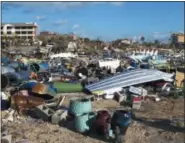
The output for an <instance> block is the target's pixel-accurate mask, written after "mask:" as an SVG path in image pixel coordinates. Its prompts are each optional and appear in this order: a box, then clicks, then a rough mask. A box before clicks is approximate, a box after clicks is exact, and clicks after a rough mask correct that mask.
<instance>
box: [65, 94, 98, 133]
mask: <svg viewBox="0 0 185 143" xmlns="http://www.w3.org/2000/svg"><path fill="white" fill-rule="evenodd" d="M69 113H70V114H71V115H73V116H74V117H75V119H74V127H75V130H76V131H77V132H79V133H85V132H88V131H89V130H90V128H91V125H92V123H93V121H94V120H95V119H96V113H94V112H92V104H91V100H90V99H87V98H74V99H72V100H70V107H69Z"/></svg>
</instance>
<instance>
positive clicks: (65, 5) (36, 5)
mask: <svg viewBox="0 0 185 143" xmlns="http://www.w3.org/2000/svg"><path fill="white" fill-rule="evenodd" d="M104 3H109V4H112V5H115V6H120V5H122V4H123V2H60V1H58V2H3V4H2V7H3V8H6V7H10V6H11V7H13V6H14V7H18V6H22V7H25V8H32V9H37V8H40V7H46V6H49V7H50V8H55V9H58V10H61V9H66V8H71V7H80V6H84V5H90V4H104Z"/></svg>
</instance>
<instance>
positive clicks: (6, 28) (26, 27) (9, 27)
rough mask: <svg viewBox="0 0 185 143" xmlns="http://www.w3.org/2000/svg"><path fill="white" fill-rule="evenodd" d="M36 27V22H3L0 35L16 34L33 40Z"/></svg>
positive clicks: (9, 35) (10, 35)
mask: <svg viewBox="0 0 185 143" xmlns="http://www.w3.org/2000/svg"><path fill="white" fill-rule="evenodd" d="M37 27H38V26H37V24H36V23H3V24H1V36H7V37H12V36H16V37H18V38H21V39H27V40H33V41H35V36H36V29H37Z"/></svg>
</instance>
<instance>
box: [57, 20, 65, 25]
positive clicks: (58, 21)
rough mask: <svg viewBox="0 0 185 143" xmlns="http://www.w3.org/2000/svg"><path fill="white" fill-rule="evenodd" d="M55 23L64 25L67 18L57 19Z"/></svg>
mask: <svg viewBox="0 0 185 143" xmlns="http://www.w3.org/2000/svg"><path fill="white" fill-rule="evenodd" d="M54 24H56V25H64V24H67V20H57V21H55V22H54Z"/></svg>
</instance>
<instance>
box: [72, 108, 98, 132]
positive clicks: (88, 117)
mask: <svg viewBox="0 0 185 143" xmlns="http://www.w3.org/2000/svg"><path fill="white" fill-rule="evenodd" d="M95 119H96V113H94V112H90V113H85V114H83V115H80V116H76V117H75V121H74V125H75V129H76V131H77V132H79V133H84V132H87V131H89V129H90V127H91V125H92V123H93V121H94V120H95Z"/></svg>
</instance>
